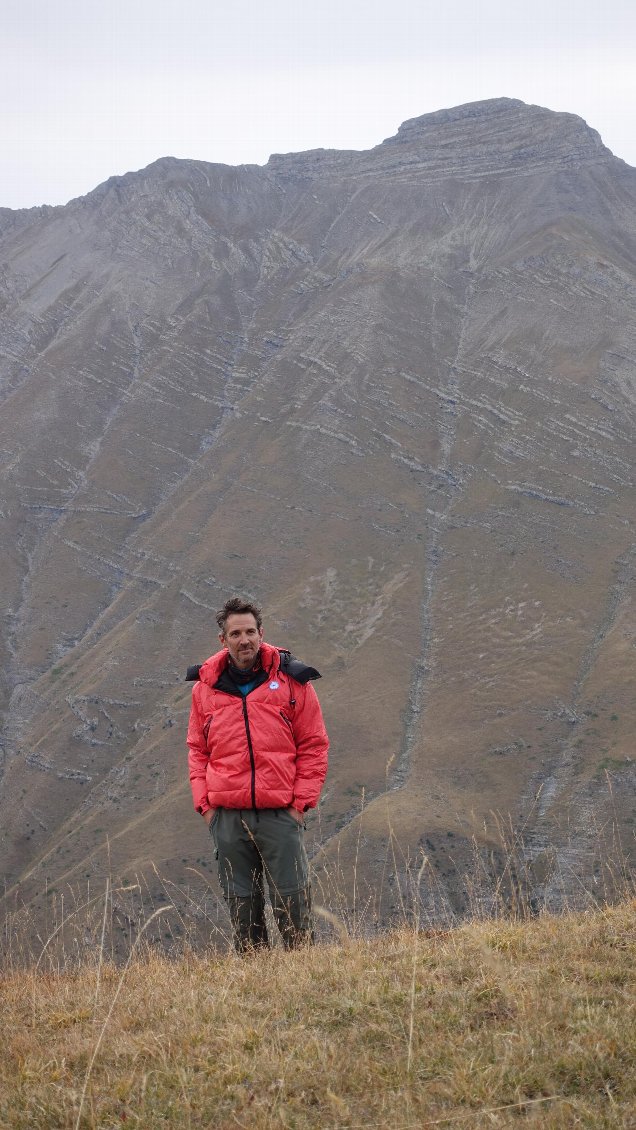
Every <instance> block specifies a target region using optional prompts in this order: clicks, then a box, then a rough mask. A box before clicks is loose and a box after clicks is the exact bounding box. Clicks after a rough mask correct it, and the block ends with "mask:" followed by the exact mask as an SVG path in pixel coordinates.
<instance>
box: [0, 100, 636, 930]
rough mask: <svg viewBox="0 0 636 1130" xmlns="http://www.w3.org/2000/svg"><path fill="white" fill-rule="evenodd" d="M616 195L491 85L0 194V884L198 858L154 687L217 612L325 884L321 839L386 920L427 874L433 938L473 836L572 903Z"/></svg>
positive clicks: (592, 734) (612, 766) (618, 816)
mask: <svg viewBox="0 0 636 1130" xmlns="http://www.w3.org/2000/svg"><path fill="white" fill-rule="evenodd" d="M635 205H636V172H635V171H634V170H633V169H631V168H629V167H628V166H626V165H625V164H624V163H623V162H621V161H619V160H617V159H616V158H614V157H613V156H612V154H611V153H610V152H609V151H608V150H607V149H606V148H605V147H604V146H603V145H602V143H601V141H600V138H599V137H598V135H597V134H596V133H595V132H594V131H593V130H590V129H589V128H588V127H587V126H586V125H585V123H584V122H582V121H581V120H580V119H579V118H576V117H574V116H572V115H563V114H554V113H551V112H549V111H547V110H543V109H540V108H538V107H531V106H526V105H524V104H523V103H521V102H518V101H514V100H510V99H498V100H494V101H490V102H483V103H477V104H474V105H470V106H463V107H458V108H455V109H452V110H445V111H440V112H439V113H437V114H428V115H425V116H424V117H421V118H415V119H413V120H411V121H409V122H406V123H404V125H403V126H401V127H400V129H399V131H398V133H397V135H396V137H394V138H390V139H388V140H387V141H385V142H383V143H382V144H381V145H378V146H377V147H376V148H375V149H373V150H371V151H370V152H366V153H340V152H332V151H322V150H321V151H316V152H312V153H304V154H302V153H301V154H287V155H276V156H274V157H272V158H271V159H270V161H269V163H268V164H267V165H266V166H265V167H263V168H260V167H256V166H242V167H239V168H229V167H226V166H218V165H208V164H205V163H202V162H194V161H177V160H173V159H165V160H162V161H158V162H157V163H156V164H154V165H152V166H150V167H149V168H148V169H145V170H143V171H142V172H140V173H135V174H128V175H127V176H125V177H120V178H113V179H112V180H111V181H109V182H107V183H106V184H105V185H102V186H100V188H98V189H96V190H95V192H93V193H91V194H90V195H89V196H86V197H84V198H82V199H80V200H76V201H73V202H71V203H70V204H69V205H67V206H66V207H64V208H42V209H31V210H30V211H28V212H20V213H11V212H8V211H7V210H3V211H2V212H1V213H0V250H1V255H0V271H1V272H2V273H1V290H0V344H1V348H2V362H1V367H0V397H1V404H2V411H1V416H0V458H1V473H2V480H1V498H0V509H1V511H2V523H3V531H2V544H1V547H0V552H1V554H2V581H3V593H4V619H3V621H2V634H1V638H0V646H1V648H2V667H1V671H2V704H1V705H2V717H3V723H4V729H3V738H2V756H3V776H2V781H1V785H0V788H1V795H0V827H1V829H2V832H1V837H2V838H1V845H0V853H1V858H2V862H3V871H4V873H5V874H6V875H7V887H8V890H9V891H10V892H11V891H13V892H14V893H13V894H10V896H9V897H10V898H15V897H16V896H15V889H16V888H15V884H21V888H20V889H21V892H23V896H24V897H25V898H27V899H33V900H34V905H39V903H38V900H39V899H40V896H41V892H42V890H43V887H44V884H45V881H46V882H47V883H48V884H49V886H50V885H51V884H54V885H57V886H58V888H59V887H60V886H61V885H63V884H68V883H74V884H76V885H77V884H80V885H81V884H82V883H83V882H85V881H86V880H87V879H89V878H90V879H91V880H92V881H93V882H94V881H96V879H97V878H99V876H101V875H103V874H105V873H106V871H107V870H108V869H110V870H111V871H112V872H113V873H114V874H119V875H120V876H129V877H130V876H132V875H133V874H137V873H141V872H143V873H144V874H146V873H150V871H151V868H150V864H151V862H152V863H154V864H155V865H156V867H157V869H158V870H159V871H160V872H161V874H162V876H163V877H164V879H168V880H169V881H171V882H175V883H179V884H180V886H181V888H183V886H184V873H185V870H186V869H187V867H189V866H190V865H191V864H193V863H194V861H196V860H199V861H200V862H199V863H197V864H196V866H197V867H198V869H199V871H200V870H201V868H204V869H205V868H206V867H207V866H208V864H209V861H208V859H207V853H208V848H207V841H206V840H205V837H204V834H203V832H202V829H201V827H200V826H199V823H198V822H197V819H195V817H194V815H193V814H192V812H191V808H190V801H189V794H188V785H187V780H186V774H185V762H184V733H185V725H186V719H187V712H188V707H189V691H188V690H187V688H185V687H184V685H183V683H182V681H181V680H182V676H183V674H184V672H185V668H186V666H187V665H188V664H189V663H192V662H196V661H200V660H202V659H203V658H204V657H205V656H206V655H207V654H209V653H210V652H211V651H213V650H215V648H216V644H215V640H216V627H215V622H214V611H215V609H216V608H217V607H218V606H219V605H220V604H221V603H222V602H223V600H224V599H225V598H226V596H227V595H229V594H231V593H233V592H235V591H240V592H248V593H250V594H251V595H253V596H255V597H256V598H257V599H258V600H260V601H261V602H262V603H263V605H264V607H265V610H266V627H267V632H266V634H267V638H268V639H269V640H270V641H271V642H273V643H279V644H286V645H289V646H291V647H292V648H293V649H294V651H296V652H297V653H298V654H300V655H303V656H304V657H306V658H307V659H310V660H311V661H312V662H313V663H315V664H316V665H317V666H318V667H319V668H320V669H321V670H322V672H323V676H324V678H323V682H322V683H321V684H320V686H319V690H320V693H321V699H322V701H323V704H324V707H325V713H326V716H327V719H328V723H329V728H330V731H331V734H332V738H333V754H332V770H331V774H330V778H329V783H328V787H327V789H326V793H325V799H324V803H323V806H322V808H321V814H320V819H319V820H318V819H316V820H315V821H314V824H313V826H312V834H313V839H314V847H315V850H316V866H317V868H318V869H319V871H320V874H321V875H322V876H323V879H324V882H325V884H327V885H328V882H327V881H328V880H329V881H331V879H330V876H331V878H332V877H333V873H334V872H333V871H331V872H330V871H329V868H330V867H332V866H333V867H335V864H333V860H334V859H336V858H337V859H338V865H337V866H338V868H340V876H341V878H340V880H339V881H341V883H342V884H343V886H344V887H345V888H346V887H347V884H348V883H349V882H350V879H351V870H352V866H351V865H352V861H353V860H354V857H355V859H356V860H357V875H358V882H361V881H362V879H363V878H364V880H365V881H366V882H368V884H370V887H371V889H372V890H373V892H374V895H373V897H374V898H375V900H376V904H377V908H378V914H379V916H380V917H386V916H388V915H390V913H391V909H392V908H393V909H395V908H396V907H397V906H398V905H399V900H400V897H401V896H400V895H399V892H400V891H401V890H402V891H403V890H405V889H406V888H407V887H408V880H407V877H406V873H407V872H408V871H409V867H410V866H411V865H412V866H413V867H414V868H415V871H416V872H417V870H418V868H419V866H420V861H421V859H422V853H424V854H426V856H427V857H428V861H429V865H428V868H427V870H426V871H425V872H424V873H423V875H422V876H421V877H420V878H421V882H420V884H419V891H420V896H421V904H422V907H423V908H424V909H425V910H426V911H427V913H430V915H431V917H440V916H441V915H443V914H447V913H448V912H449V907H450V908H452V909H453V910H454V911H455V912H457V911H458V910H462V909H463V908H464V907H469V908H470V906H471V899H472V906H473V907H474V906H475V905H477V904H479V905H486V904H487V902H488V897H489V891H490V890H491V887H492V881H491V878H490V876H489V875H488V867H487V865H486V863H484V860H487V859H488V858H489V852H490V853H491V857H492V860H493V861H494V865H495V867H496V868H497V867H499V868H500V869H502V870H503V871H507V873H508V874H510V872H511V871H512V870H513V867H512V864H511V859H512V858H513V857H514V868H516V871H517V875H516V878H515V880H514V883H515V884H517V885H520V886H521V887H524V891H525V886H524V885H526V886H527V885H529V887H530V896H531V897H532V898H533V899H534V900H535V902H536V903H537V904H538V903H540V902H541V900H547V901H548V902H549V903H550V904H551V905H557V904H559V902H561V903H562V902H563V901H564V900H569V901H570V902H571V901H573V900H576V897H577V892H580V891H587V890H589V889H593V888H594V883H596V888H595V889H596V890H598V892H599V893H600V894H603V892H604V889H605V888H606V887H607V886H608V885H609V882H610V878H611V875H612V874H615V873H616V871H617V869H619V867H620V866H622V864H621V863H620V859H621V855H622V860H623V862H624V861H625V859H627V858H632V859H633V855H634V839H633V828H634V824H633V820H634V817H635V816H636V810H635V804H636V802H635V801H634V773H635V770H634V760H633V758H634V747H633V733H634V722H635V721H636V719H635V717H634V713H635V710H634V702H635V698H634V679H633V669H634V646H635V644H636V622H635V617H634V600H633V597H634V565H635V560H636V558H635V555H634V545H635V541H636V539H635V536H634V412H635V405H636V329H635V325H634V309H635V297H636V290H635V263H636V254H635V252H636V240H635V227H636V220H635V216H636V209H635ZM361 809H362V810H363V811H362V816H361V817H360V812H361ZM360 823H361V827H360ZM395 843H398V844H399V849H398V851H397V853H396V851H395V850H394V849H393V848H390V845H391V844H395ZM389 849H390V850H389ZM325 868H326V869H327V870H324V869H325ZM321 869H322V870H321ZM612 869H613V870H612ZM194 881H195V880H193V882H194ZM525 893H526V894H527V891H525ZM21 897H22V896H21ZM585 897H587V895H585ZM184 899H185V902H186V903H187V898H186V897H185V896H184Z"/></svg>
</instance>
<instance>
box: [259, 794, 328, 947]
mask: <svg viewBox="0 0 636 1130" xmlns="http://www.w3.org/2000/svg"><path fill="white" fill-rule="evenodd" d="M255 839H256V842H257V844H258V848H259V850H260V852H261V855H262V858H263V866H264V872H265V876H266V878H267V884H268V887H269V894H270V898H271V902H272V910H273V912H274V919H275V921H276V925H277V926H278V929H279V931H280V934H281V937H282V939H283V945H284V946H285V948H286V949H292V948H294V947H295V946H299V945H307V944H309V943H311V942H313V940H314V928H313V916H312V906H311V886H310V883H309V861H308V859H307V852H306V851H305V843H304V832H303V827H302V825H300V824H299V823H298V822H297V820H295V819H294V817H293V816H292V815H291V813H289V812H288V811H287V810H286V809H283V808H278V809H266V810H265V811H264V812H260V813H259V821H258V825H257V831H256V832H255Z"/></svg>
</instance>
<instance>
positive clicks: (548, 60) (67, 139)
mask: <svg viewBox="0 0 636 1130" xmlns="http://www.w3.org/2000/svg"><path fill="white" fill-rule="evenodd" d="M0 11H1V13H2V24H1V42H0V114H1V121H0V206H5V207H10V208H20V207H30V206H32V205H34V204H43V203H46V204H63V203H66V201H68V200H69V199H71V198H73V197H75V196H81V195H83V194H84V193H86V192H89V191H90V190H91V189H92V188H94V187H95V186H96V185H98V184H100V183H101V182H102V181H104V180H106V179H107V178H108V177H109V176H113V175H115V174H121V173H124V172H127V171H128V170H130V169H139V168H143V167H144V166H145V165H148V164H149V163H150V162H151V161H154V160H156V158H158V157H165V156H173V157H192V158H196V159H199V160H204V161H220V162H224V163H226V164H230V165H237V164H242V163H247V162H254V163H257V164H264V163H265V162H266V161H267V159H268V157H269V155H270V154H271V153H281V152H299V151H301V150H304V149H312V148H316V147H319V146H323V147H325V148H335V149H368V148H371V146H373V145H376V144H378V143H379V142H380V141H382V140H383V139H384V138H385V137H390V136H391V135H393V134H395V133H396V132H397V129H398V127H399V125H400V123H401V122H403V121H404V120H406V119H407V118H414V117H417V116H419V115H420V114H425V113H429V112H431V111H433V110H439V109H442V108H445V107H449V106H457V105H460V104H462V103H464V102H475V101H478V100H480V99H482V98H495V97H500V96H506V97H510V98H521V99H522V100H523V101H524V102H531V103H537V104H539V105H541V106H547V107H549V108H550V109H552V110H560V111H567V112H569V113H575V114H579V115H580V116H581V117H583V118H585V120H586V121H587V123H588V124H589V125H590V126H592V127H593V128H594V129H596V130H598V132H599V133H600V134H601V137H602V138H603V141H604V142H605V144H606V145H608V146H609V148H610V149H611V150H612V151H613V152H614V153H615V154H616V155H617V156H619V157H622V158H623V159H624V160H625V161H627V162H628V163H629V164H631V165H634V166H636V97H635V95H636V0H603V2H599V0H570V2H566V0H533V2H532V3H531V2H530V0H524V2H523V3H520V2H518V0H481V2H479V0H446V2H445V3H442V2H441V0H313V3H307V4H305V3H303V0H101V2H96V3H93V2H92V0H2V6H1V9H0Z"/></svg>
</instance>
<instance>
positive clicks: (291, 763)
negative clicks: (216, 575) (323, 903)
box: [187, 597, 329, 952]
mask: <svg viewBox="0 0 636 1130" xmlns="http://www.w3.org/2000/svg"><path fill="white" fill-rule="evenodd" d="M217 623H218V625H219V629H220V634H219V639H220V641H221V644H222V650H221V651H218V652H216V654H215V655H212V656H211V657H210V658H209V659H208V660H206V662H205V663H203V664H202V666H201V667H198V668H197V667H195V668H190V670H189V671H188V675H187V678H193V679H195V680H196V682H195V685H194V687H193V689H192V709H191V711H190V723H189V726H188V738H187V741H188V747H189V751H190V752H189V766H190V783H191V785H192V796H193V800H194V807H195V808H196V810H197V812H200V813H201V815H202V816H203V819H204V820H205V822H206V824H207V825H208V828H209V830H210V833H211V835H212V836H213V838H214V844H215V848H216V854H217V858H218V862H219V878H220V881H221V886H222V888H223V893H224V896H225V899H226V901H227V904H228V908H229V911H230V918H231V922H232V929H233V932H234V943H235V946H236V948H237V950H238V951H239V952H244V951H245V950H247V949H250V948H260V947H264V946H267V945H268V938H267V928H266V923H265V879H266V880H267V885H268V887H269V893H270V898H271V902H272V910H273V912H274V918H275V920H276V924H277V926H278V928H279V930H280V933H281V935H282V938H283V943H284V945H285V946H286V948H288V949H290V948H291V947H293V946H296V945H299V944H301V943H303V942H310V941H312V940H313V921H312V912H311V888H310V883H309V864H308V860H307V853H306V851H305V845H304V842H303V827H304V814H305V812H307V810H308V809H310V808H314V807H315V805H316V804H317V802H318V798H319V796H320V790H321V788H322V785H323V782H324V780H325V776H326V773H327V752H328V749H329V740H328V738H327V734H326V731H325V726H324V722H323V719H322V713H321V710H320V704H319V702H318V698H317V695H316V692H315V691H314V688H313V687H312V686H311V685H310V680H312V679H319V678H320V675H319V674H318V672H317V671H316V670H315V669H314V668H313V667H308V666H307V665H306V664H304V663H302V662H300V660H297V659H294V658H293V656H291V655H290V653H289V652H288V651H285V650H282V649H279V648H276V647H272V646H271V645H270V644H268V643H265V641H264V640H263V625H262V616H261V610H260V609H259V608H257V607H256V605H255V604H252V603H250V602H249V601H246V600H242V599H241V598H240V597H233V598H232V599H231V600H228V601H227V602H226V604H225V605H224V607H223V608H222V609H221V611H220V612H219V613H218V616H217Z"/></svg>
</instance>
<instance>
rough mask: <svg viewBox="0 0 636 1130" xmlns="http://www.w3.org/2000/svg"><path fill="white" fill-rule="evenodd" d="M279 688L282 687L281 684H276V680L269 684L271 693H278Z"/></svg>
mask: <svg viewBox="0 0 636 1130" xmlns="http://www.w3.org/2000/svg"><path fill="white" fill-rule="evenodd" d="M279 686H280V683H277V682H276V679H274V680H273V681H272V682H271V683H270V684H269V689H270V691H277V690H278V688H279Z"/></svg>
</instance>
